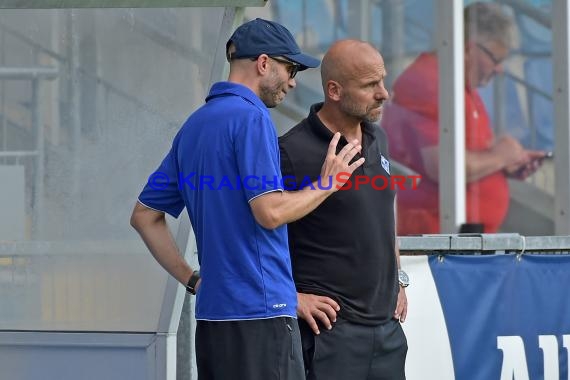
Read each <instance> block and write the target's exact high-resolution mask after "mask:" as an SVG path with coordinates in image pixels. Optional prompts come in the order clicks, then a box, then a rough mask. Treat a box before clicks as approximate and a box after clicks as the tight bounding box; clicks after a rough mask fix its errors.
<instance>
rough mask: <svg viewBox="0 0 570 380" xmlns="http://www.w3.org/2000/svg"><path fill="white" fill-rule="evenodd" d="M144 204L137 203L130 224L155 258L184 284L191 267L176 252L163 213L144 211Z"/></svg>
mask: <svg viewBox="0 0 570 380" xmlns="http://www.w3.org/2000/svg"><path fill="white" fill-rule="evenodd" d="M141 208H144V206H142V205H140V204H137V207H135V211H133V216H132V217H131V224H132V226H133V227H134V228H135V229H136V230H137V232H138V233H139V235H140V236H141V238H142V240H143V241H144V243H145V244H146V246H147V247H148V249H149V251H150V253H151V254H152V256H153V257H154V258H155V260H156V261H157V262H158V263H159V264H160V265H161V266H162V267H163V268H164V269H165V270H166V271H167V272H168V273H169V274H170V275H171V276H172V277H174V278H175V279H176V280H178V281H179V282H180V283H182V284H186V283H187V282H188V279H189V278H190V276H191V275H192V268H190V266H189V265H188V264H187V263H186V261H185V260H184V258H183V257H182V256H181V255H180V253H179V252H178V247H177V246H176V242H175V241H174V238H173V236H172V234H171V233H170V230H169V229H168V225H167V224H166V220H165V218H164V214H162V215H160V213H157V212H156V211H154V210H149V209H147V210H149V211H146V210H144V209H141Z"/></svg>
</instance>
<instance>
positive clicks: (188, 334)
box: [168, 7, 244, 380]
mask: <svg viewBox="0 0 570 380" xmlns="http://www.w3.org/2000/svg"><path fill="white" fill-rule="evenodd" d="M243 16H244V8H240V7H226V8H225V10H224V17H223V19H222V25H221V27H220V33H219V35H218V41H217V42H216V52H215V55H214V63H213V66H212V71H211V72H210V85H212V84H214V83H215V82H218V81H220V80H223V79H224V78H226V77H227V75H228V70H229V67H228V64H227V61H226V41H227V40H228V39H229V37H230V35H231V33H232V32H233V30H234V29H235V28H237V26H238V25H239V24H241V22H242V21H243ZM189 239H192V241H191V242H190V244H189V241H188V240H189ZM176 243H177V245H178V249H179V250H180V252H186V256H185V258H186V260H187V261H188V262H189V263H190V265H191V266H192V267H193V268H196V267H197V264H198V262H197V257H196V255H195V247H196V243H195V241H194V235H193V234H192V233H191V228H190V221H189V219H188V218H182V219H181V220H180V225H179V227H178V231H177V234H176ZM187 248H190V249H187ZM168 281H169V283H170V282H172V281H173V279H172V278H169V280H168ZM178 301H180V302H182V301H183V302H184V304H183V306H182V311H181V318H180V321H179V324H176V326H171V328H174V331H176V328H178V334H177V339H178V342H177V347H178V348H180V352H179V353H177V355H176V356H177V373H178V374H177V380H194V379H197V378H198V374H197V371H196V360H195V352H194V339H195V331H196V319H195V316H194V309H195V302H196V298H195V297H188V296H185V297H184V298H183V299H177V300H176V302H178ZM173 322H174V320H173ZM189 354H190V358H189V357H188V356H189Z"/></svg>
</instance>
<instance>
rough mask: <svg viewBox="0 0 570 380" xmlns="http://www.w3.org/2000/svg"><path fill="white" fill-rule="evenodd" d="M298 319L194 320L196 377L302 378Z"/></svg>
mask: <svg viewBox="0 0 570 380" xmlns="http://www.w3.org/2000/svg"><path fill="white" fill-rule="evenodd" d="M302 355H303V354H302V351H301V337H300V335H299V326H298V324H297V320H296V319H293V318H287V317H280V318H270V319H254V320H246V321H215V322H213V321H197V324H196V362H197V365H198V380H226V379H227V380H304V379H305V374H304V370H303V356H302Z"/></svg>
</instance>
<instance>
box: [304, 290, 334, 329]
mask: <svg viewBox="0 0 570 380" xmlns="http://www.w3.org/2000/svg"><path fill="white" fill-rule="evenodd" d="M298 301H299V302H298V305H297V314H298V315H299V317H300V318H302V319H304V320H305V321H306V322H307V324H308V325H309V327H311V330H313V332H314V333H315V334H316V335H318V334H320V330H319V323H320V324H321V325H322V326H324V327H325V328H326V329H327V330H330V329H331V328H332V324H333V323H334V322H336V313H337V311H339V310H340V306H339V305H338V303H337V302H335V301H334V300H333V299H331V298H329V297H325V296H317V295H314V294H303V293H298Z"/></svg>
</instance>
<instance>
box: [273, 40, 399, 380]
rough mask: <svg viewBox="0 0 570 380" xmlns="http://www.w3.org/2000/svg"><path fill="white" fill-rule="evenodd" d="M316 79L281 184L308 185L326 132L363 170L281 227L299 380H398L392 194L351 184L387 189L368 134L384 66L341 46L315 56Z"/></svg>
mask: <svg viewBox="0 0 570 380" xmlns="http://www.w3.org/2000/svg"><path fill="white" fill-rule="evenodd" d="M321 76H322V83H323V89H324V94H325V100H324V103H319V104H315V105H313V106H312V107H311V110H310V113H309V116H308V117H307V118H306V119H304V120H303V121H302V122H301V123H299V124H298V125H297V126H295V127H294V128H292V129H291V130H290V131H289V132H288V133H286V134H285V135H284V136H282V137H281V138H280V139H279V145H280V151H281V169H282V174H283V176H284V178H288V179H289V180H290V181H293V183H294V184H301V183H310V182H313V181H315V180H317V179H318V176H319V174H320V172H321V165H322V162H323V159H324V157H325V156H326V155H327V149H328V145H329V141H330V140H331V137H332V136H333V134H334V133H335V132H340V133H341V134H342V137H341V141H340V142H339V144H338V148H337V149H340V148H341V147H342V146H343V145H345V144H347V141H353V140H358V141H359V142H360V144H361V145H362V157H364V158H365V162H364V165H362V166H361V167H360V168H358V169H357V170H356V171H355V172H354V173H353V175H352V177H350V180H351V183H352V186H351V187H350V188H349V189H347V190H341V191H338V192H336V193H334V194H333V195H332V196H330V197H329V198H328V199H327V200H326V201H324V202H323V203H322V204H321V205H320V206H319V207H318V208H317V209H315V210H314V211H313V212H311V213H310V214H308V215H307V216H305V217H303V218H302V219H299V220H297V221H296V222H294V223H291V224H289V227H288V229H289V245H290V250H291V258H292V264H293V276H294V279H295V284H296V286H297V292H298V300H299V305H298V308H297V314H298V316H299V317H300V321H299V324H300V327H301V335H302V343H303V354H304V360H305V368H306V372H307V379H309V380H312V379H327V380H335V379H343V380H344V379H350V380H371V379H374V380H400V379H405V374H404V364H405V358H406V353H407V341H406V337H405V335H404V332H403V330H402V327H401V325H400V322H403V321H404V320H405V318H406V313H407V299H406V293H405V289H404V288H405V286H407V285H408V281H407V279H406V277H407V276H405V273H403V272H402V271H399V253H398V250H397V247H396V243H395V223H394V196H395V192H394V190H392V189H391V186H385V187H384V188H383V189H381V188H382V186H381V185H382V183H381V182H377V183H376V184H375V185H374V186H373V183H374V182H373V183H367V184H360V185H359V186H358V188H356V182H355V179H356V178H357V177H356V176H361V177H360V179H361V183H364V182H366V181H365V179H366V178H368V179H371V178H384V179H386V180H387V181H389V180H390V166H389V165H390V164H389V157H388V150H387V145H386V137H385V135H384V133H383V132H382V130H381V129H380V128H379V127H378V126H376V125H374V124H373V122H375V121H377V120H378V119H379V118H380V115H381V107H382V103H383V102H384V101H385V100H386V99H388V92H387V91H386V89H385V88H384V77H385V76H386V70H385V68H384V61H383V59H382V56H381V55H380V53H379V52H378V51H377V50H376V49H375V48H374V47H373V46H371V45H370V44H368V43H366V42H363V41H357V40H342V41H338V42H336V43H335V44H334V45H333V46H332V47H331V48H330V49H329V51H328V52H327V53H326V55H325V56H324V58H323V61H322V64H321ZM357 157H360V156H359V155H357ZM357 157H355V159H356V158H357ZM309 178H310V180H309ZM347 178H348V177H347ZM347 187H348V185H347ZM399 273H400V274H401V275H400V276H399ZM399 280H400V281H399Z"/></svg>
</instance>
